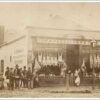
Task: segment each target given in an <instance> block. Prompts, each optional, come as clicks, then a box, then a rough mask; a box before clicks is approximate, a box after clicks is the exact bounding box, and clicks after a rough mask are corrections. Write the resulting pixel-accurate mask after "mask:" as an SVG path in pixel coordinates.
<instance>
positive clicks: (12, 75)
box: [9, 68, 14, 90]
mask: <svg viewBox="0 0 100 100" xmlns="http://www.w3.org/2000/svg"><path fill="white" fill-rule="evenodd" d="M9 77H10V90H13V89H14V70H13V68H10V73H9Z"/></svg>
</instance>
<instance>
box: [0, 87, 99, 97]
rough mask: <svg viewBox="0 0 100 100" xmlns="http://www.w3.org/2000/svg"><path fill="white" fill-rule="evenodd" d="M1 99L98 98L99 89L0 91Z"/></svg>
mask: <svg viewBox="0 0 100 100" xmlns="http://www.w3.org/2000/svg"><path fill="white" fill-rule="evenodd" d="M0 97H1V98H9V97H10V98H14V97H15V98H17V97H18V98H76V97H77V98H80V97H81V98H92V97H94V98H99V97H100V89H99V88H98V87H96V88H95V90H92V87H90V86H81V87H70V88H69V90H67V88H66V87H65V86H59V87H58V86H55V87H39V88H35V89H27V88H26V89H25V88H20V89H16V90H13V91H12V90H7V89H5V90H1V91H0Z"/></svg>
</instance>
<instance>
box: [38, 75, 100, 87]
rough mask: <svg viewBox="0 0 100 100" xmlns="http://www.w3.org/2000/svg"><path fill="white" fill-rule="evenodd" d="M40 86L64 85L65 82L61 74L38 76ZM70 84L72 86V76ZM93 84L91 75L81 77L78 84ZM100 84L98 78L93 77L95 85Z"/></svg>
mask: <svg viewBox="0 0 100 100" xmlns="http://www.w3.org/2000/svg"><path fill="white" fill-rule="evenodd" d="M39 81H40V82H39V83H40V86H55V85H56V86H57V85H58V86H64V85H65V84H66V78H65V77H61V76H40V77H39ZM69 84H70V86H74V77H70V78H69ZM92 84H93V79H92V77H84V78H83V79H81V83H80V85H84V86H91V85H92ZM99 84H100V78H99V77H96V78H95V85H99Z"/></svg>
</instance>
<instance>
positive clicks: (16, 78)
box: [14, 65, 20, 88]
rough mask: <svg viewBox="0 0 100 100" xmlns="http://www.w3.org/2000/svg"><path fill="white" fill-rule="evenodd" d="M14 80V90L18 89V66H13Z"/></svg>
mask: <svg viewBox="0 0 100 100" xmlns="http://www.w3.org/2000/svg"><path fill="white" fill-rule="evenodd" d="M14 78H15V88H19V80H20V69H19V66H18V65H16V66H15V70H14Z"/></svg>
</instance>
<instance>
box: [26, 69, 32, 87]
mask: <svg viewBox="0 0 100 100" xmlns="http://www.w3.org/2000/svg"><path fill="white" fill-rule="evenodd" d="M32 76H33V75H32V70H31V68H30V67H29V68H28V71H27V80H28V88H32Z"/></svg>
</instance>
